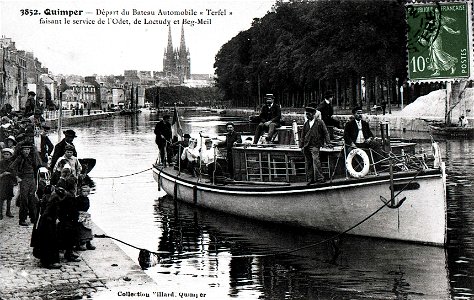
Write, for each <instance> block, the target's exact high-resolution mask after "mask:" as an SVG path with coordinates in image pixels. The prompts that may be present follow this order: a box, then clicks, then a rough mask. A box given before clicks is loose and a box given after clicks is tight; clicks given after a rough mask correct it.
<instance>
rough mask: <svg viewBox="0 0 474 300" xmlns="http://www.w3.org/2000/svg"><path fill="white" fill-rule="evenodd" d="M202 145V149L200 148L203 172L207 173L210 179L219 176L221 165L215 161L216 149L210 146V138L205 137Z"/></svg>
mask: <svg viewBox="0 0 474 300" xmlns="http://www.w3.org/2000/svg"><path fill="white" fill-rule="evenodd" d="M204 145H205V147H204V149H202V150H201V164H202V166H201V168H202V170H203V172H204V173H207V175H209V178H210V179H211V180H213V177H214V178H216V177H221V176H222V167H221V166H220V164H219V163H217V162H216V153H215V150H216V149H215V148H213V147H212V140H211V139H206V140H205V142H204ZM213 181H214V182H215V181H216V180H215V179H214V180H213Z"/></svg>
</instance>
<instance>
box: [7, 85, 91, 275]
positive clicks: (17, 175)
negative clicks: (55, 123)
mask: <svg viewBox="0 0 474 300" xmlns="http://www.w3.org/2000/svg"><path fill="white" fill-rule="evenodd" d="M34 97H35V93H34V92H29V93H28V99H27V102H26V104H25V109H24V110H23V111H22V112H14V111H12V109H11V106H10V105H4V107H2V109H1V110H0V116H1V119H0V122H1V124H0V151H1V154H2V155H1V158H0V204H1V205H0V220H3V217H4V207H5V208H6V210H5V216H6V217H8V218H15V213H14V211H13V205H15V206H17V207H19V209H18V224H19V226H25V227H28V226H31V225H33V229H32V237H31V246H32V247H33V254H34V256H35V257H37V258H39V259H40V262H41V264H42V266H43V267H45V268H53V269H55V268H61V265H60V264H59V262H60V259H59V254H60V251H61V250H63V251H64V258H65V259H66V260H67V261H73V262H74V261H80V259H79V255H78V254H76V253H75V252H74V251H84V250H94V249H95V246H94V245H92V243H91V241H92V238H93V235H92V230H91V219H90V214H89V213H88V212H87V211H88V209H89V205H90V203H89V198H88V195H89V193H90V186H89V185H88V183H86V182H85V181H84V180H83V179H84V176H85V175H84V174H83V172H82V168H83V167H82V166H81V163H80V162H79V160H78V158H77V151H76V148H75V146H74V144H73V140H74V138H76V133H75V131H74V130H71V129H69V130H65V131H64V132H63V133H64V136H65V137H64V139H62V140H61V141H60V142H59V143H58V144H57V145H53V143H52V142H51V140H50V139H49V137H48V133H49V130H50V127H49V126H47V125H46V122H45V120H44V118H43V117H42V110H41V108H40V107H38V106H37V105H35V104H36V102H35V101H34ZM12 201H14V203H13V204H12ZM28 219H29V222H28Z"/></svg>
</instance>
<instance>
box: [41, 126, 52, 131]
mask: <svg viewBox="0 0 474 300" xmlns="http://www.w3.org/2000/svg"><path fill="white" fill-rule="evenodd" d="M50 129H51V127H49V126H48V125H43V130H50Z"/></svg>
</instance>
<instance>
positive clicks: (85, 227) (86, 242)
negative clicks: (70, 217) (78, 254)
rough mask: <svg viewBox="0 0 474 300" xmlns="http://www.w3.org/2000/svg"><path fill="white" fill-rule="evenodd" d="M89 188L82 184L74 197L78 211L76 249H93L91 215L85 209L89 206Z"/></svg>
mask: <svg viewBox="0 0 474 300" xmlns="http://www.w3.org/2000/svg"><path fill="white" fill-rule="evenodd" d="M90 191H91V188H90V187H89V186H88V185H82V186H81V189H80V194H79V196H77V197H76V207H77V210H78V212H79V219H78V223H79V224H78V228H77V240H78V243H79V245H78V246H77V250H79V251H85V250H94V249H95V246H94V245H92V243H91V241H92V239H93V235H92V220H91V215H90V213H88V212H87V211H88V210H89V207H90V202H89V197H88V196H89V194H90Z"/></svg>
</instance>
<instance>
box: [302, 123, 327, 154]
mask: <svg viewBox="0 0 474 300" xmlns="http://www.w3.org/2000/svg"><path fill="white" fill-rule="evenodd" d="M324 142H326V143H327V144H329V143H330V139H329V132H328V129H327V128H326V125H325V124H324V122H323V121H322V120H319V119H316V120H315V121H314V124H313V127H311V128H310V127H309V121H306V123H304V125H303V131H302V132H301V139H300V148H306V147H322V146H323V145H324Z"/></svg>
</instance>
